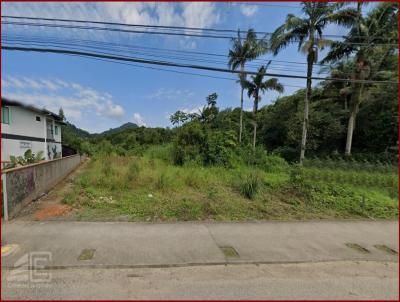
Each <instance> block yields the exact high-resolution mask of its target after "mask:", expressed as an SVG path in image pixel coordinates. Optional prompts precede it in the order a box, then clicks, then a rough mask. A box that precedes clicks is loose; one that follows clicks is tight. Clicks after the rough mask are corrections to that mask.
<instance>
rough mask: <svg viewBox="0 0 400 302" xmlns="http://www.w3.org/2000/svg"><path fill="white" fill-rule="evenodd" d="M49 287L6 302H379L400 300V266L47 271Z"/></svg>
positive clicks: (26, 287) (38, 286)
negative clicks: (364, 301)
mask: <svg viewBox="0 0 400 302" xmlns="http://www.w3.org/2000/svg"><path fill="white" fill-rule="evenodd" d="M46 272H48V273H50V275H49V276H50V277H51V280H50V281H49V282H38V283H32V282H19V283H18V282H10V281H9V279H10V275H11V276H12V271H9V270H7V269H5V270H4V269H3V274H2V295H1V296H2V299H81V300H90V299H113V300H117V299H153V300H161V299H175V300H176V299H228V300H232V299H247V300H249V299H258V300H260V299H321V300H327V299H336V300H337V299H346V300H349V299H373V300H382V299H390V300H398V297H399V296H398V292H399V279H398V263H395V262H376V261H335V262H320V263H301V264H260V265H254V264H236V265H232V264H228V265H210V266H190V267H173V268H129V269H94V268H89V269H88V268H75V269H58V270H50V271H46Z"/></svg>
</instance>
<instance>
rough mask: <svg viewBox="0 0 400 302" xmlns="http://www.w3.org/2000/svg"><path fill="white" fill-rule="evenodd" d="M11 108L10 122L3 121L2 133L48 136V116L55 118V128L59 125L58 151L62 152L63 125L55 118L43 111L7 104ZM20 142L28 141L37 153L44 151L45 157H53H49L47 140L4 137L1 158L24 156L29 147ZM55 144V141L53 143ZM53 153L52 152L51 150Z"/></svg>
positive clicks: (5, 159) (55, 138)
mask: <svg viewBox="0 0 400 302" xmlns="http://www.w3.org/2000/svg"><path fill="white" fill-rule="evenodd" d="M6 107H8V108H9V116H10V117H9V121H10V123H9V124H4V123H2V124H1V126H2V133H4V134H14V135H22V136H30V137H36V138H42V139H44V138H46V135H47V130H46V118H49V119H52V120H53V130H54V126H55V125H57V126H58V134H57V135H55V134H54V140H55V141H56V142H58V143H56V144H55V145H56V147H57V152H61V150H62V147H61V143H60V142H61V125H60V124H58V123H55V122H54V119H53V118H51V117H49V116H46V115H44V114H42V113H37V112H34V111H31V110H29V109H26V108H23V107H19V106H6ZM36 116H39V117H40V121H36ZM20 142H26V143H27V144H29V145H30V146H32V148H30V149H31V150H32V152H33V153H37V152H38V151H43V152H44V154H43V155H44V157H45V158H46V159H52V157H50V158H49V157H48V153H47V144H51V143H46V142H44V141H43V142H38V141H31V140H19V139H17V140H15V139H5V138H2V142H1V151H2V152H1V160H2V161H9V160H10V155H14V156H23V154H24V153H25V151H26V150H27V149H29V148H23V147H22V146H21V143H20ZM52 144H54V143H52ZM50 150H51V149H50ZM51 153H52V152H51Z"/></svg>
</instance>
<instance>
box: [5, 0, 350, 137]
mask: <svg viewBox="0 0 400 302" xmlns="http://www.w3.org/2000/svg"><path fill="white" fill-rule="evenodd" d="M1 6H2V7H1V8H2V16H6V15H12V16H24V17H27V16H29V17H43V18H62V19H78V20H90V21H106V22H119V23H129V24H148V25H167V26H185V27H200V28H219V29H233V30H237V29H240V30H247V29H248V28H254V29H255V30H256V31H263V32H273V31H274V30H275V29H276V28H277V27H278V26H279V25H281V24H282V23H283V22H284V20H285V18H286V16H287V14H288V13H292V14H295V15H301V11H300V4H299V3H296V2H287V3H282V2H280V3H278V2H269V3H243V2H238V3H233V2H231V3H211V2H197V3H190V2H184V3H178V2H174V3H152V2H146V3H143V2H142V3H127V2H124V3H122V2H121V3H119V2H105V3H98V2H92V3H82V2H81V3H65V2H64V3H48V2H46V3H45V2H42V3H40V2H36V3H10V2H2V3H1ZM346 32H347V30H346V29H345V28H342V27H338V26H334V25H330V26H328V28H327V29H326V31H325V32H324V34H334V35H344V34H346ZM2 35H3V36H4V35H6V37H20V36H23V37H25V38H27V37H38V36H39V37H46V38H57V39H65V40H68V39H69V40H70V39H79V40H95V41H100V42H110V43H116V44H117V45H118V44H124V45H132V46H139V47H152V48H162V49H172V50H180V51H188V52H190V51H192V52H193V51H194V52H207V53H215V54H223V55H226V54H227V53H228V51H229V48H230V46H231V42H230V40H229V39H214V38H198V37H183V36H165V35H149V34H138V33H121V32H106V31H94V30H81V29H70V28H47V27H46V28H45V27H30V26H18V25H4V24H3V25H2ZM142 51H143V50H142ZM321 55H323V53H322V54H321ZM1 56H2V66H1V68H2V70H1V71H2V79H1V89H2V96H4V97H9V98H11V99H14V100H19V101H21V102H24V103H28V104H32V105H35V106H37V107H45V108H46V109H48V110H51V111H54V112H58V110H59V108H60V107H62V108H63V110H64V112H65V115H66V118H67V120H68V121H70V122H71V123H73V124H75V125H76V126H77V127H80V128H82V129H84V130H87V131H89V132H91V133H96V132H102V131H104V130H107V129H109V128H114V127H118V126H119V125H121V124H123V123H126V122H134V123H136V124H138V125H143V126H148V127H171V126H172V125H171V123H170V121H169V116H170V115H171V114H172V113H174V112H175V111H177V110H183V111H185V112H196V111H197V110H198V109H199V108H201V107H202V106H203V105H204V104H205V98H206V96H207V95H209V94H211V93H213V92H216V93H217V94H218V100H217V103H218V106H219V107H220V108H228V107H231V108H233V107H237V106H239V104H240V87H239V84H238V83H236V81H235V80H236V77H235V76H234V75H230V74H220V73H216V72H210V71H199V70H192V69H177V68H171V67H162V68H163V69H168V70H170V71H171V70H175V71H180V72H189V73H196V74H202V75H211V76H217V77H225V78H231V80H227V79H215V78H208V77H202V76H195V75H188V74H180V73H175V72H168V71H165V70H163V71H162V70H156V69H150V68H148V67H149V65H147V67H146V68H144V67H143V66H142V67H139V66H137V65H136V66H131V65H126V64H117V63H111V62H106V61H100V60H94V59H90V58H85V57H79V56H69V55H61V54H49V53H34V52H17V51H6V50H2V53H1ZM138 56H140V55H138ZM175 57H176V59H177V60H180V61H179V62H185V58H188V60H189V61H187V62H189V63H193V64H201V65H208V66H217V65H216V64H213V63H204V62H203V63H199V62H192V61H190V58H191V56H190V54H189V55H187V56H186V57H182V56H181V55H179V54H178V55H175ZM148 58H149V57H148ZM262 59H266V60H267V59H273V60H281V61H290V62H298V63H303V64H296V63H288V62H276V61H274V62H273V63H272V64H271V65H270V67H269V69H268V71H269V72H273V73H286V74H288V73H289V74H298V75H304V74H305V70H306V65H305V64H304V63H305V62H306V61H305V60H306V58H305V55H304V54H302V53H299V52H298V50H297V45H291V46H289V47H288V48H286V49H285V50H283V51H282V52H281V53H280V54H278V55H277V56H275V57H274V56H273V55H272V54H266V55H265V56H263V57H262ZM214 60H215V59H214ZM218 60H219V62H218V67H221V68H227V63H226V61H227V58H225V57H222V58H221V57H220V58H218ZM261 63H262V62H252V63H250V64H249V67H248V69H249V70H255V69H256V67H257V66H258V65H260V64H261ZM151 66H152V65H151ZM154 67H156V68H161V67H159V66H154ZM316 75H318V73H316ZM280 82H281V83H282V84H284V86H285V91H284V93H283V94H278V93H276V92H267V93H265V94H264V95H263V97H262V102H261V106H262V105H266V104H270V103H272V102H273V101H274V100H276V98H277V97H278V96H282V95H288V94H291V93H293V92H294V91H296V90H298V89H300V87H304V86H305V80H302V79H285V78H281V79H280ZM292 86H296V87H292ZM251 104H252V101H251V100H249V99H248V98H247V97H246V98H245V104H244V108H245V109H246V110H250V109H251V107H252V105H251Z"/></svg>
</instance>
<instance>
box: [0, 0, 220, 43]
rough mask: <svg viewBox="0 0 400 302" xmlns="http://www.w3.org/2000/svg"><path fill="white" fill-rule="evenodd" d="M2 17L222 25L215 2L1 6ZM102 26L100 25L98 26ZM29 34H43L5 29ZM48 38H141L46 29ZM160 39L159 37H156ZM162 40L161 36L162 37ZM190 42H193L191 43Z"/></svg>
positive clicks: (18, 4)
mask: <svg viewBox="0 0 400 302" xmlns="http://www.w3.org/2000/svg"><path fill="white" fill-rule="evenodd" d="M1 8H2V14H4V15H12V16H27V17H43V18H55V17H57V18H62V19H77V20H90V21H107V22H119V23H129V24H145V25H167V26H186V27H212V26H213V25H215V24H217V23H219V22H220V20H221V17H220V13H219V12H218V10H217V7H216V5H215V4H214V3H212V2H192V3H165V2H162V3H160V2H145V3H141V2H135V3H134V2H105V3H65V2H63V3H51V2H42V3H40V2H39V3H18V2H14V3H4V2H2V3H1ZM96 26H99V25H96ZM26 29H29V30H30V34H32V35H34V34H39V35H41V34H43V30H42V29H41V28H35V27H27V26H16V25H4V29H3V30H7V31H11V30H12V31H13V33H23V32H24V31H26ZM46 34H47V35H50V34H53V35H57V37H59V38H61V37H64V38H74V39H76V38H77V37H79V38H86V39H96V40H110V38H114V39H120V40H122V39H123V40H124V41H126V40H127V38H128V39H132V38H133V39H135V38H137V37H138V36H141V35H142V34H129V33H115V32H114V33H113V32H106V31H97V30H79V29H62V28H46ZM157 37H159V36H157ZM160 37H162V36H160ZM162 38H163V39H169V40H171V39H173V40H174V41H177V40H178V41H181V40H183V42H179V45H181V46H182V47H185V48H193V47H195V46H196V43H195V42H194V41H193V40H192V39H191V38H189V39H185V38H181V37H179V38H178V37H171V36H164V37H162ZM187 40H190V42H188V41H187Z"/></svg>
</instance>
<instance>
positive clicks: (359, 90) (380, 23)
mask: <svg viewBox="0 0 400 302" xmlns="http://www.w3.org/2000/svg"><path fill="white" fill-rule="evenodd" d="M362 5H363V3H361V2H358V3H357V8H356V11H357V17H356V18H354V19H353V25H352V27H351V30H350V31H349V33H348V34H347V36H346V38H345V39H344V40H343V41H341V42H335V43H332V45H331V49H330V51H329V53H328V54H327V55H326V57H325V58H324V59H323V60H322V62H323V63H327V62H337V61H339V60H341V59H342V58H345V57H347V58H348V57H349V56H350V55H352V54H355V60H354V61H355V62H354V69H353V74H352V76H351V79H352V80H358V81H359V82H355V81H353V82H352V83H351V86H350V89H349V94H350V96H351V101H350V114H349V119H348V125H347V138H346V147H345V155H346V156H350V155H351V146H352V142H353V132H354V128H355V122H356V117H357V113H358V110H359V107H360V104H361V103H362V100H363V99H364V98H365V88H366V85H365V84H364V83H362V82H361V81H363V80H367V79H369V78H373V77H374V75H377V74H378V72H379V70H380V65H381V64H382V63H383V62H384V60H385V59H386V58H387V55H389V54H390V53H391V52H393V51H394V50H395V49H396V46H395V45H396V44H397V41H396V39H397V11H398V8H397V3H390V2H385V3H380V4H379V5H378V6H377V7H376V8H375V9H373V10H372V11H371V12H370V13H369V14H368V15H367V16H363V13H362ZM390 43H393V44H390ZM394 43H396V44H394ZM376 51H380V52H381V53H382V54H381V56H380V57H381V59H380V60H370V58H371V56H372V55H373V53H374V52H376Z"/></svg>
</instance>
